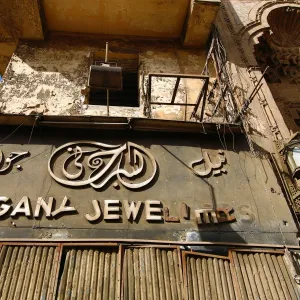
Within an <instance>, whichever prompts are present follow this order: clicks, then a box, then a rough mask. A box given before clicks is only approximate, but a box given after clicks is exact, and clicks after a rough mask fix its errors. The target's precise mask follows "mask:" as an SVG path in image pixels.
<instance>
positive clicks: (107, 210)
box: [104, 200, 121, 220]
mask: <svg viewBox="0 0 300 300" xmlns="http://www.w3.org/2000/svg"><path fill="white" fill-rule="evenodd" d="M112 205H114V206H112ZM111 212H118V213H120V200H104V220H119V219H120V217H121V216H120V214H111Z"/></svg>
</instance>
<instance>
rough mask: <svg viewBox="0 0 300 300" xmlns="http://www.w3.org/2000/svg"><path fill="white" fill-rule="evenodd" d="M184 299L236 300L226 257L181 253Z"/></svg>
mask: <svg viewBox="0 0 300 300" xmlns="http://www.w3.org/2000/svg"><path fill="white" fill-rule="evenodd" d="M183 264H184V265H185V266H184V274H185V285H186V299H189V300H201V299H216V300H218V299H219V300H223V299H224V300H227V299H228V300H229V299H230V300H231V299H236V295H235V288H234V281H233V278H232V275H231V271H230V261H229V259H228V258H227V257H222V256H215V255H205V254H198V253H191V252H183Z"/></svg>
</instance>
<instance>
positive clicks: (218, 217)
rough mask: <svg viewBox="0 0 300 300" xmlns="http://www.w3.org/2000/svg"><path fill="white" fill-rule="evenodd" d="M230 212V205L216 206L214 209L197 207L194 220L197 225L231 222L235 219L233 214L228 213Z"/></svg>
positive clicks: (231, 210) (231, 209)
mask: <svg viewBox="0 0 300 300" xmlns="http://www.w3.org/2000/svg"><path fill="white" fill-rule="evenodd" d="M232 212H233V208H232V207H227V208H217V209H216V210H213V209H211V208H209V209H207V208H205V209H197V210H195V217H196V222H197V224H198V225H203V224H211V223H214V224H217V223H225V222H232V221H235V216H234V215H233V214H230V213H232Z"/></svg>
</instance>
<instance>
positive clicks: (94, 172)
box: [48, 141, 157, 189]
mask: <svg viewBox="0 0 300 300" xmlns="http://www.w3.org/2000/svg"><path fill="white" fill-rule="evenodd" d="M83 147H90V148H91V147H92V148H95V149H93V150H83V149H82V148H83ZM126 150H127V152H128V154H127V155H124V152H125V151H126ZM66 151H68V152H69V153H70V154H69V156H68V157H67V158H66V159H65V160H64V162H63V165H62V174H61V175H60V176H59V175H56V174H55V172H54V164H55V160H56V159H57V157H59V156H60V155H63V154H64V153H65V152H66ZM85 156H88V159H87V166H88V167H89V169H90V170H91V172H90V175H89V176H88V178H83V177H84V174H85V173H86V172H87V170H88V169H87V168H86V169H85V167H84V165H83V161H84V158H85ZM123 156H125V159H126V157H128V160H129V163H130V165H131V168H132V171H131V172H130V171H127V170H125V168H124V166H123V167H122V166H121V165H122V160H123ZM144 156H146V157H148V159H149V160H150V162H151V165H152V173H151V175H150V177H149V178H148V179H145V180H143V181H142V182H139V183H133V182H129V181H125V180H124V178H127V179H130V180H136V179H137V177H138V176H139V175H141V176H142V174H143V171H144V169H145V165H146V163H145V157H144ZM105 157H109V158H110V160H109V161H108V162H107V163H105V162H104V159H103V158H105ZM71 165H72V166H73V168H75V169H76V170H78V171H77V172H76V173H70V172H68V170H67V169H68V167H70V166H71ZM113 169H115V170H113ZM48 170H49V173H50V175H51V176H52V178H53V179H54V180H56V181H57V182H59V183H61V184H63V185H66V186H70V187H75V186H76V187H78V186H86V185H90V186H92V187H93V188H95V189H98V188H102V187H103V186H104V185H105V184H106V183H107V182H108V181H109V180H111V179H112V178H113V177H114V176H116V177H117V178H118V180H119V182H120V183H121V184H122V185H123V186H125V187H127V188H129V189H138V188H141V187H144V186H146V185H147V184H149V183H150V182H151V181H152V180H153V178H154V176H155V174H156V171H157V164H156V161H155V159H154V158H153V156H152V155H151V154H150V153H149V151H147V150H146V149H145V148H144V147H141V146H139V145H137V144H134V143H131V142H128V143H127V144H124V145H116V146H115V145H108V144H103V143H98V142H92V141H78V142H72V143H68V144H65V145H63V146H61V147H59V148H57V149H56V150H55V151H54V152H53V153H52V155H51V157H50V160H49V163H48Z"/></svg>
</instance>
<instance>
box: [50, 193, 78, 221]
mask: <svg viewBox="0 0 300 300" xmlns="http://www.w3.org/2000/svg"><path fill="white" fill-rule="evenodd" d="M68 200H69V199H68V198H67V197H64V199H63V201H62V203H61V205H60V207H59V208H58V209H57V210H55V211H54V212H52V216H53V217H55V216H56V215H58V214H60V213H63V212H71V211H77V210H76V209H75V208H74V207H72V206H67V202H68Z"/></svg>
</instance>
